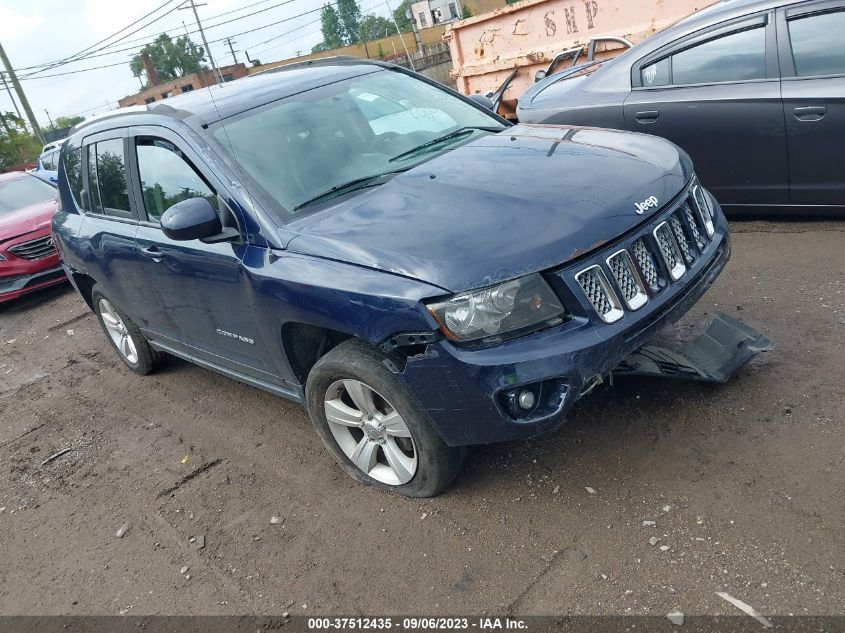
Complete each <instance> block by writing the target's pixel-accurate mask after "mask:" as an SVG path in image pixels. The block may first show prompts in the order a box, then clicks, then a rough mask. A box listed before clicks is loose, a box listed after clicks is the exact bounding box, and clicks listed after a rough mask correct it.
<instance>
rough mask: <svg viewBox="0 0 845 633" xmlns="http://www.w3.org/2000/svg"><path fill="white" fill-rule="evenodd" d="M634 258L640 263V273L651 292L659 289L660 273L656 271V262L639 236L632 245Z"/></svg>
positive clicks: (643, 239)
mask: <svg viewBox="0 0 845 633" xmlns="http://www.w3.org/2000/svg"><path fill="white" fill-rule="evenodd" d="M632 251H633V253H634V258H635V259H636V260H637V263H638V264H639V265H640V273H641V274H642V278H643V280H644V281H645V283H646V285H647V286H648V287H649V288H650V289H651V291H652V292H657V291H658V290H660V273H659V272H657V263H656V262H655V261H654V258H653V257H652V256H651V252H650V251H649V250H648V246H646V243H645V238H642V237H641V238H640V239H638V240H637V241H636V242H634V243H633V245H632Z"/></svg>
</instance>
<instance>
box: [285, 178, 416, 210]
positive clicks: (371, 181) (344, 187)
mask: <svg viewBox="0 0 845 633" xmlns="http://www.w3.org/2000/svg"><path fill="white" fill-rule="evenodd" d="M407 170H408V169H407V168H406V169H395V170H393V171H385V172H382V173H380V174H372V175H370V176H363V177H361V178H355V179H354V180H350V181H349V182H344V183H342V184H339V185H335V186H334V187H332V188H331V189H328V190H327V191H324V192H323V193H318V194H317V195H316V196H314V197H313V198H309V199H308V200H306V201H305V202H300V203H299V204H298V205H296V206H295V207H294V208H293V210H294V211H299V210H300V209H301V208H302V207H307V206H308V205H311V204H316V203H317V202H322V201H323V200H329V199H330V198H334V197H336V196H339V195H341V194H344V193H347V192H349V191H355V190H356V189H364V188H365V187H369V186H372V185H377V184H381V183H378V182H376V181H377V180H380V179H381V178H384V177H385V176H389V175H391V174H398V173H399V172H402V171H407Z"/></svg>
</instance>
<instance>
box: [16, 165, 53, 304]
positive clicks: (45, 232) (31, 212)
mask: <svg viewBox="0 0 845 633" xmlns="http://www.w3.org/2000/svg"><path fill="white" fill-rule="evenodd" d="M56 198H57V193H56V188H55V187H54V186H53V185H51V184H49V183H47V182H45V181H43V180H41V179H40V178H38V177H36V176H33V175H31V174H25V173H23V172H12V173H8V174H0V303H2V302H3V301H10V300H12V299H17V298H18V297H20V296H21V295H22V294H24V293H27V292H30V291H32V290H37V289H38V288H44V287H45V286H50V285H52V284H57V283H61V282H63V281H65V280H66V279H67V277H66V275H65V272H64V269H63V268H62V266H61V263H60V262H59V254H58V253H57V252H56V247H55V246H54V245H53V238H52V235H51V234H50V221H51V220H52V219H53V214H54V213H55V212H56V205H57V200H56Z"/></svg>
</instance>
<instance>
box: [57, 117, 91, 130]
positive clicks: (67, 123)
mask: <svg viewBox="0 0 845 633" xmlns="http://www.w3.org/2000/svg"><path fill="white" fill-rule="evenodd" d="M84 120H85V117H84V116H79V115H78V114H77V115H76V116H60V117H59V118H57V119H56V127H57V128H59V129H62V128H66V127H73V126H74V125H78V124H80V123H82V122H83V121H84Z"/></svg>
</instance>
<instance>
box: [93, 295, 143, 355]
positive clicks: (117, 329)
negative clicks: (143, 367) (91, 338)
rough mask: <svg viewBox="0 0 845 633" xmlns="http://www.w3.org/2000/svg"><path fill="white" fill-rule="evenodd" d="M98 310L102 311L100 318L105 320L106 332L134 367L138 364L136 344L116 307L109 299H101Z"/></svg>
mask: <svg viewBox="0 0 845 633" xmlns="http://www.w3.org/2000/svg"><path fill="white" fill-rule="evenodd" d="M98 308H99V310H100V317H102V319H103V325H105V327H106V332H108V335H109V336H110V337H111V340H112V341H113V342H114V345H115V347H117V351H118V352H120V355H121V356H123V357H124V358H125V359H126V360H127V361H129V362H130V363H132V364H133V365H134V364H135V363H137V362H138V350H137V349H136V348H135V342H134V341H133V340H132V337H131V336H130V335H129V330H127V329H126V324H125V323H124V322H123V319H122V318H120V315H119V314H118V313H117V310H115V309H114V306H113V305H112V304H111V303H109V301H108V300H107V299H103V298H100V301H99V304H98Z"/></svg>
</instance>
